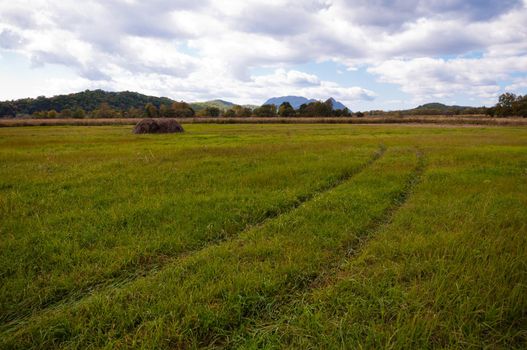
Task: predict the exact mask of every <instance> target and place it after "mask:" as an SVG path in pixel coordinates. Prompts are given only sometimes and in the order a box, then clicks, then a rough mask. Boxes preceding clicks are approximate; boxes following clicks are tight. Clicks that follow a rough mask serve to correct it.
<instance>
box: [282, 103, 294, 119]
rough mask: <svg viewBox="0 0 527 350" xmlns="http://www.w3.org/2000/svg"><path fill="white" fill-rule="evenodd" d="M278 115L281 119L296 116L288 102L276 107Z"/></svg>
mask: <svg viewBox="0 0 527 350" xmlns="http://www.w3.org/2000/svg"><path fill="white" fill-rule="evenodd" d="M278 114H279V115H280V116H281V117H293V116H294V115H295V114H296V112H295V109H294V108H293V106H291V104H290V103H289V102H287V101H285V102H282V104H281V105H280V107H278Z"/></svg>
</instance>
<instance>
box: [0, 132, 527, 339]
mask: <svg viewBox="0 0 527 350" xmlns="http://www.w3.org/2000/svg"><path fill="white" fill-rule="evenodd" d="M186 129H187V133H186V134H185V135H148V136H136V135H131V134H130V133H129V128H127V127H97V128H81V127H53V128H9V129H2V130H0V160H1V161H0V215H1V216H0V218H1V221H0V222H1V224H0V278H1V281H2V283H1V286H0V292H1V294H0V296H1V302H2V310H3V311H2V316H3V325H2V326H1V327H0V348H24V349H27V348H56V347H61V348H99V347H105V348H111V347H115V348H141V347H142V348H192V347H210V348H218V347H220V348H223V347H226V348H264V347H266V348H467V347H475V348H485V347H487V348H523V347H525V345H527V333H526V331H525V330H526V328H525V325H527V298H526V297H525V296H526V295H527V290H526V285H527V273H526V271H527V269H526V268H525V267H526V266H525V261H527V248H526V247H527V246H526V243H527V242H526V240H527V236H526V235H527V226H526V224H525V223H526V222H527V220H526V219H527V211H526V210H525V208H526V207H527V188H526V186H527V181H526V180H527V133H525V131H524V130H523V129H522V128H454V127H445V128H434V127H430V128H427V127H422V128H405V127H387V126H368V127H361V126H355V125H339V126H334V125H294V126H293V125H188V126H187V127H186ZM380 144H382V145H384V146H383V149H385V152H384V154H383V152H379V145H380ZM416 150H418V151H417V153H416ZM425 160H426V161H425ZM425 165H426V166H425Z"/></svg>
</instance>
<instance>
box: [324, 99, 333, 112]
mask: <svg viewBox="0 0 527 350" xmlns="http://www.w3.org/2000/svg"><path fill="white" fill-rule="evenodd" d="M324 104H325V105H326V106H328V107H329V109H330V110H331V111H333V100H332V99H331V98H328V99H327V100H326V101H324Z"/></svg>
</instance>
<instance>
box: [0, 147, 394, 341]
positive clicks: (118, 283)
mask: <svg viewBox="0 0 527 350" xmlns="http://www.w3.org/2000/svg"><path fill="white" fill-rule="evenodd" d="M385 152H386V146H385V145H383V144H381V145H380V146H379V148H378V149H377V150H376V151H375V152H374V153H373V155H372V156H371V157H370V158H369V159H368V160H367V161H366V162H365V163H363V164H361V165H359V166H356V167H353V168H348V169H345V171H343V172H342V173H341V174H339V175H338V176H337V178H336V179H334V180H333V181H326V182H324V183H323V184H322V185H321V186H320V187H319V188H317V189H315V190H314V191H311V192H309V193H306V194H301V195H299V196H297V197H296V198H295V199H294V200H292V201H290V202H289V203H287V204H286V205H284V206H282V207H279V208H272V209H270V210H268V211H267V212H266V213H265V215H264V216H263V218H262V219H261V220H260V221H259V222H257V223H256V224H248V225H247V226H246V227H245V228H243V229H242V230H240V231H239V232H237V233H235V234H229V235H224V236H220V237H218V238H216V239H213V240H207V241H205V242H203V244H201V245H199V246H198V247H197V248H196V249H190V250H188V251H184V252H182V253H179V254H177V255H174V256H169V255H159V256H151V257H138V258H137V259H138V260H141V259H147V261H146V262H141V263H140V264H139V265H138V264H137V263H131V264H129V265H128V266H125V267H124V269H120V270H118V271H116V273H115V274H113V275H111V276H110V277H109V278H108V279H105V280H99V281H97V282H95V283H92V284H90V285H87V286H85V287H84V288H81V289H77V290H75V291H73V292H69V293H68V292H65V293H60V294H57V295H56V297H54V298H50V299H49V300H46V301H45V302H43V303H42V304H40V305H39V307H34V308H33V309H32V310H29V311H28V312H26V313H23V314H15V315H8V316H7V317H6V316H4V317H3V319H4V320H5V321H4V323H3V324H2V325H0V334H4V333H5V334H7V333H10V332H12V331H14V330H16V329H18V328H19V327H21V326H23V325H24V324H25V323H26V322H27V320H28V319H29V318H31V317H33V316H36V315H38V314H40V313H43V312H47V311H51V310H54V309H59V308H62V307H66V306H71V305H74V304H75V303H78V302H80V301H81V300H82V299H84V298H86V297H88V296H90V295H92V294H94V293H97V292H102V291H104V290H112V289H116V288H122V287H124V286H126V285H128V284H130V283H132V282H133V281H135V280H137V279H139V278H143V277H147V276H149V275H153V274H155V273H157V272H159V271H160V270H162V269H163V267H164V266H166V265H168V264H170V263H172V262H175V261H177V260H179V259H184V258H185V257H186V256H188V255H190V254H193V253H196V252H198V251H200V250H202V249H204V248H206V247H209V246H212V245H217V244H220V243H222V242H224V241H227V240H229V239H231V238H233V237H236V236H237V235H239V234H241V233H242V232H245V231H248V230H251V229H254V228H257V227H261V226H264V225H265V224H266V223H267V222H269V221H270V220H275V219H278V218H279V217H281V216H282V215H286V214H288V213H290V212H292V211H294V210H295V209H297V208H299V207H300V206H301V205H302V204H304V203H306V202H308V201H311V200H313V199H314V198H315V197H317V196H319V195H321V194H323V193H325V192H328V191H330V190H332V189H333V188H335V187H337V186H339V185H341V184H342V183H344V182H346V181H347V180H349V179H350V178H352V177H353V176H355V175H357V174H359V173H360V172H362V171H363V170H365V169H366V168H368V167H369V166H370V165H372V164H373V163H374V162H376V161H377V160H379V159H380V158H381V157H382V156H383V155H384V153H385Z"/></svg>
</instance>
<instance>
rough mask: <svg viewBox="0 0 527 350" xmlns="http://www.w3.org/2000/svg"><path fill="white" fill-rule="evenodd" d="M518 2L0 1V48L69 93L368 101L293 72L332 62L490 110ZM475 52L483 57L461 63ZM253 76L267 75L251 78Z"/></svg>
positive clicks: (525, 36)
mask: <svg viewBox="0 0 527 350" xmlns="http://www.w3.org/2000/svg"><path fill="white" fill-rule="evenodd" d="M526 3H527V2H526V1H523V2H522V1H519V0H503V1H494V0H449V1H439V0H406V1H393V2H387V1H384V0H368V1H367V0H309V1H302V2H298V1H292V0H265V1H264V0H245V1H234V0H210V1H199V0H198V1H192V2H189V1H183V0H177V1H169V0H154V1H148V2H144V1H136V0H104V1H103V0H92V1H84V2H78V1H73V0H62V1H60V2H56V1H51V0H31V1H29V0H19V1H11V2H8V1H4V2H1V3H0V49H3V50H10V51H12V52H15V53H17V54H20V55H24V56H25V57H27V58H28V59H29V60H31V62H32V63H33V65H34V66H41V67H44V68H43V69H46V68H45V67H46V66H47V65H50V64H60V65H63V66H66V67H69V68H71V69H73V70H75V72H76V74H77V75H78V77H79V80H78V81H77V82H76V84H77V85H78V86H79V87H80V86H86V87H93V86H100V87H105V88H112V89H115V90H122V89H130V90H139V91H143V92H149V93H151V94H156V95H167V96H170V97H174V98H185V99H206V98H212V97H226V96H232V97H234V98H236V100H237V101H240V102H253V103H254V102H258V101H259V100H260V99H266V98H267V97H269V96H271V95H278V94H279V93H284V94H293V93H295V94H306V95H309V97H316V98H327V97H329V96H333V97H335V98H340V99H343V100H345V101H355V100H361V99H362V100H370V99H372V98H373V97H374V96H375V93H374V92H372V91H370V90H367V89H364V88H361V87H345V86H342V84H336V83H334V82H331V81H327V80H325V79H324V78H323V77H321V76H320V74H319V73H317V72H302V71H299V70H298V69H295V68H294V66H295V65H299V64H303V63H309V62H321V61H333V62H338V63H342V64H344V65H345V66H346V68H347V70H348V71H353V70H357V69H358V68H359V67H368V70H367V71H368V72H370V73H371V74H373V75H374V76H375V77H378V79H379V80H380V81H381V82H388V83H394V84H397V85H400V86H401V89H402V90H403V91H404V92H406V93H409V94H412V96H415V98H416V99H426V98H436V97H437V98H441V97H447V96H452V95H453V94H456V93H458V92H460V91H463V92H468V93H469V94H472V95H474V96H478V97H480V98H484V99H488V98H493V97H494V96H495V95H496V94H497V93H498V92H499V91H500V84H501V85H503V84H502V81H505V80H510V79H512V78H511V77H512V75H513V73H518V72H526V71H527V68H526V67H525V60H526V57H527V26H525V23H526V22H527V8H526V7H527V5H526ZM473 52H477V53H479V54H480V56H481V57H475V58H464V56H465V55H466V54H469V53H473ZM444 56H449V57H450V58H449V59H446V58H444ZM253 68H264V69H266V70H270V71H272V72H273V73H272V74H269V75H261V76H251V75H250V72H251V71H252V69H253ZM57 81H59V80H57ZM515 84H516V85H514V86H520V85H521V83H515ZM518 84H520V85H518ZM77 85H76V86H77ZM347 85H357V84H356V83H354V82H349V84H347ZM67 86H69V85H65V88H64V89H65V90H66V87H67ZM510 86H513V85H510ZM55 90H56V89H54V90H53V91H55ZM64 92H67V91H64Z"/></svg>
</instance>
